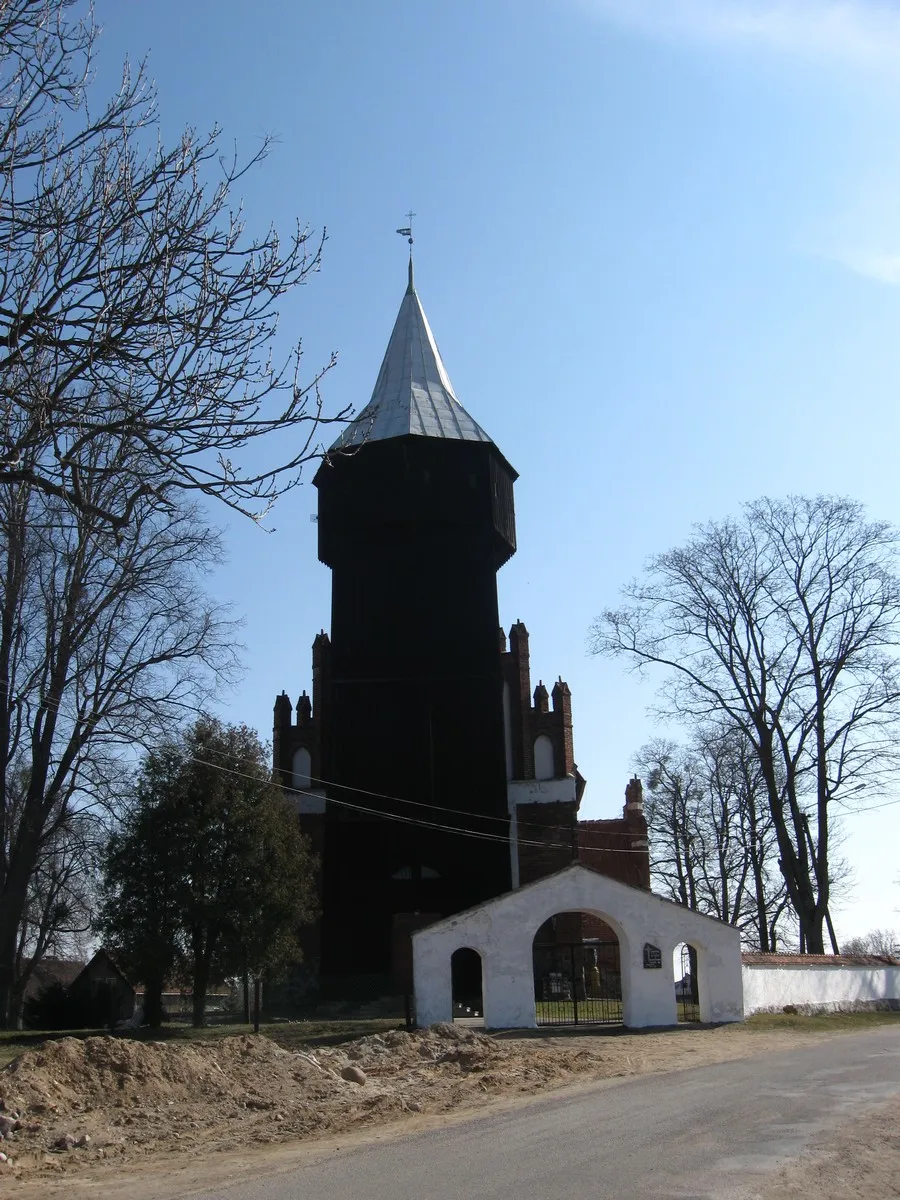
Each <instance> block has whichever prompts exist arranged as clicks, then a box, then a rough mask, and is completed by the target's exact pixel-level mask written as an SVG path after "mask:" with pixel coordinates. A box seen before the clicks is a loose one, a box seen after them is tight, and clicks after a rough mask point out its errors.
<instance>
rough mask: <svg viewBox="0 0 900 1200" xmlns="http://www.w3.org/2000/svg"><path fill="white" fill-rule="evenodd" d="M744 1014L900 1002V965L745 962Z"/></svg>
mask: <svg viewBox="0 0 900 1200" xmlns="http://www.w3.org/2000/svg"><path fill="white" fill-rule="evenodd" d="M742 973H743V976H744V1015H745V1016H748V1017H749V1016H750V1014H751V1013H754V1012H767V1011H768V1012H781V1010H782V1009H783V1008H784V1006H785V1005H786V1004H792V1005H794V1007H795V1008H801V1009H802V1008H810V1009H816V1008H818V1009H829V1008H831V1009H840V1008H842V1007H847V1008H850V1007H855V1006H864V1005H865V1006H868V1005H872V1006H874V1005H875V1004H879V1003H883V1004H887V1003H888V1002H890V1001H892V1000H893V1001H897V1002H898V1003H900V967H887V966H884V967H878V966H858V967H857V966H844V965H840V966H837V965H834V964H830V963H829V964H828V965H823V966H820V967H814V966H775V965H772V964H768V963H766V964H759V963H750V964H748V963H745V964H744V966H743V971H742Z"/></svg>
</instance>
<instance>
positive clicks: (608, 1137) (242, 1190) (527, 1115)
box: [202, 1026, 900, 1200]
mask: <svg viewBox="0 0 900 1200" xmlns="http://www.w3.org/2000/svg"><path fill="white" fill-rule="evenodd" d="M898 1095H900V1029H898V1028H896V1027H890V1026H886V1027H884V1028H881V1029H878V1030H875V1031H873V1032H871V1033H862V1034H854V1035H852V1036H848V1037H840V1038H836V1039H834V1040H833V1041H827V1042H820V1043H818V1044H816V1045H814V1046H810V1047H808V1048H804V1049H800V1050H792V1051H789V1052H787V1053H779V1054H766V1055H760V1056H759V1057H757V1058H752V1059H743V1060H739V1061H737V1062H728V1063H720V1064H717V1065H715V1066H710V1067H698V1068H695V1069H692V1070H687V1071H677V1072H672V1073H670V1074H665V1075H646V1076H641V1077H638V1078H635V1079H631V1080H628V1081H626V1082H618V1083H617V1082H610V1081H606V1082H605V1083H600V1084H598V1085H597V1086H596V1087H593V1088H591V1089H590V1090H588V1091H580V1092H579V1093H578V1094H575V1095H573V1094H569V1095H563V1096H557V1097H555V1098H552V1097H551V1098H548V1099H546V1100H541V1101H538V1102H537V1103H535V1104H530V1105H527V1106H525V1107H523V1108H521V1109H516V1110H514V1111H512V1112H507V1113H504V1114H502V1115H497V1116H489V1117H484V1118H481V1119H479V1118H477V1117H476V1118H473V1119H472V1120H470V1121H466V1122H464V1123H461V1124H455V1125H452V1126H447V1127H446V1128H444V1129H439V1130H435V1131H432V1132H429V1133H425V1134H418V1135H414V1136H408V1137H400V1138H397V1139H395V1140H392V1141H389V1142H386V1143H384V1144H381V1145H376V1146H372V1145H367V1146H361V1147H359V1148H357V1149H351V1150H338V1151H336V1152H335V1153H333V1154H332V1155H330V1156H329V1157H328V1158H326V1159H324V1160H320V1161H318V1162H315V1163H312V1164H310V1165H307V1166H304V1167H301V1168H300V1169H294V1170H292V1171H290V1172H289V1173H287V1174H279V1175H273V1176H269V1177H266V1176H263V1175H260V1176H259V1177H258V1178H257V1179H256V1180H254V1181H253V1183H246V1182H244V1183H242V1184H240V1185H238V1186H235V1187H227V1188H220V1189H218V1190H214V1191H207V1192H204V1193H202V1197H203V1200H301V1198H302V1200H581V1198H585V1200H587V1198H589V1200H607V1198H608V1200H656V1198H663V1197H666V1198H669V1197H677V1198H678V1200H701V1198H703V1200H707V1198H714V1200H745V1198H746V1200H749V1198H751V1197H753V1196H754V1195H755V1194H756V1192H757V1191H758V1190H759V1188H760V1186H761V1185H763V1184H764V1183H765V1176H766V1175H768V1174H769V1173H770V1172H772V1171H773V1170H775V1169H776V1168H777V1167H780V1166H782V1165H783V1164H785V1163H786V1162H788V1161H790V1160H792V1159H794V1158H796V1156H797V1155H798V1154H799V1153H800V1152H801V1151H802V1150H803V1149H805V1148H806V1147H808V1146H810V1145H811V1144H815V1143H819V1144H821V1142H822V1140H823V1139H826V1140H827V1137H828V1134H829V1131H831V1130H836V1129H838V1128H840V1127H841V1126H842V1124H845V1123H846V1122H847V1121H849V1120H850V1119H851V1118H852V1119H856V1118H858V1117H859V1116H860V1114H861V1113H864V1112H865V1109H866V1108H867V1107H872V1106H876V1105H879V1104H883V1103H884V1102H885V1101H887V1100H889V1099H891V1098H892V1097H895V1096H898Z"/></svg>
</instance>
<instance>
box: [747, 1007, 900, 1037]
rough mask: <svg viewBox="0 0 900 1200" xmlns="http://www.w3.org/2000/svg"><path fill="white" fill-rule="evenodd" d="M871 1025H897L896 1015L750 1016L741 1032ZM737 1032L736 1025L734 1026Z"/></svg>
mask: <svg viewBox="0 0 900 1200" xmlns="http://www.w3.org/2000/svg"><path fill="white" fill-rule="evenodd" d="M875 1025H900V1012H891V1011H888V1012H877V1011H876V1010H874V1009H871V1008H867V1009H863V1010H862V1011H860V1012H823V1013H813V1014H812V1015H810V1016H808V1017H804V1016H803V1015H802V1014H800V1013H754V1014H753V1016H752V1017H749V1018H748V1019H747V1020H746V1021H745V1022H744V1028H745V1029H761V1030H767V1031H768V1030H773V1029H775V1030H777V1029H791V1030H794V1029H796V1030H798V1031H800V1032H803V1033H807V1032H808V1033H824V1032H829V1031H830V1032H836V1033H838V1032H840V1031H841V1030H845V1031H846V1032H847V1033H850V1032H851V1031H852V1030H854V1029H868V1028H870V1027H873V1026H875ZM734 1028H735V1029H740V1028H741V1026H740V1025H735V1026H734Z"/></svg>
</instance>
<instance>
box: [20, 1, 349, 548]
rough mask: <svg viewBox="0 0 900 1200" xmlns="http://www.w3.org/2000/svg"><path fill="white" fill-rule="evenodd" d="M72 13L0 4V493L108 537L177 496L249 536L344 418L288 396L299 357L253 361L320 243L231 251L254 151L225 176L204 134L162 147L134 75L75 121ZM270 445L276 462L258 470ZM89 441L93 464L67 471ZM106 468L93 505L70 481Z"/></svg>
mask: <svg viewBox="0 0 900 1200" xmlns="http://www.w3.org/2000/svg"><path fill="white" fill-rule="evenodd" d="M79 9H81V10H82V11H84V6H83V4H81V3H80V0H0V482H5V483H11V484H17V483H27V484H30V485H31V486H32V487H36V488H40V489H41V490H43V491H44V492H45V493H46V494H47V495H48V496H54V497H56V498H61V499H64V500H65V501H66V502H67V503H69V504H71V505H73V506H75V507H77V508H79V509H82V510H83V511H85V512H88V511H89V512H90V513H91V514H92V515H94V516H99V517H102V518H103V519H104V520H106V521H108V522H109V523H110V524H111V525H112V526H113V527H115V528H121V527H122V526H123V525H124V524H127V523H128V522H129V521H130V520H131V519H132V518H133V517H134V516H135V515H136V513H138V512H139V511H140V508H141V502H142V500H143V498H145V497H147V496H153V497H155V498H156V499H157V500H159V501H165V502H169V501H170V500H171V501H172V502H173V503H175V502H176V501H177V496H178V494H179V493H183V492H188V493H194V494H197V493H200V494H203V495H206V496H212V497H215V498H217V499H219V500H221V501H224V502H225V503H226V504H227V505H229V506H230V507H231V508H233V509H236V510H238V511H240V512H242V513H246V514H248V515H251V516H253V517H257V518H258V517H259V516H260V515H261V514H263V513H264V512H266V511H267V509H268V507H269V506H270V505H271V503H272V501H273V500H274V499H275V498H276V497H277V496H278V495H279V494H280V493H281V492H283V491H284V490H286V489H288V488H290V487H292V486H294V484H296V483H297V482H298V480H299V472H300V468H301V467H302V465H303V463H304V462H306V461H308V460H309V459H310V458H312V457H313V456H314V455H315V454H316V453H317V452H318V451H319V447H318V446H317V444H316V441H315V438H316V430H317V425H318V422H319V421H320V420H329V419H330V420H340V419H343V418H344V417H345V416H346V413H341V414H338V415H337V416H333V417H331V418H328V417H325V416H324V415H323V409H322V403H321V398H320V395H319V391H318V384H319V380H320V378H321V375H322V373H323V372H322V371H320V372H319V373H318V374H317V375H315V377H314V378H312V379H311V380H309V381H308V382H306V383H305V384H301V382H300V376H299V361H300V348H299V345H298V346H296V348H295V350H294V351H293V352H292V353H291V354H289V355H288V356H287V358H286V359H285V361H283V362H280V363H279V362H273V361H272V360H271V359H270V357H269V353H270V352H269V345H270V342H271V338H272V335H273V334H274V332H275V329H276V322H277V311H276V307H275V306H276V303H277V301H278V300H279V298H280V297H282V296H283V295H284V294H285V293H286V292H288V291H289V290H291V289H293V288H294V287H296V286H298V285H299V284H303V283H305V282H306V281H307V280H308V279H309V278H310V276H311V275H312V274H313V273H314V272H316V271H317V270H318V268H319V263H320V258H321V249H322V239H323V237H324V234H323V235H321V236H320V237H318V238H311V236H310V234H309V231H308V230H307V229H305V228H302V227H300V226H298V227H297V228H296V229H295V231H294V232H293V234H292V236H291V237H290V238H289V239H287V241H286V242H284V243H282V242H281V241H280V240H279V237H278V235H277V234H276V232H275V231H274V230H273V229H269V230H268V232H266V233H265V234H263V235H262V236H259V237H251V236H247V234H246V233H245V228H244V218H243V215H242V213H241V210H240V207H239V206H238V207H237V208H235V207H233V201H232V200H231V192H232V190H233V187H234V185H235V184H236V183H237V181H238V180H239V179H240V178H241V176H242V175H243V173H244V172H245V171H246V170H248V169H249V168H250V167H252V166H254V165H256V164H257V163H259V162H260V160H261V159H263V158H264V157H265V155H266V153H267V150H268V148H269V143H268V141H266V142H264V143H263V145H262V147H261V148H260V149H259V150H258V152H257V153H256V154H255V155H253V156H252V158H251V159H250V160H249V161H247V162H244V163H240V162H239V161H238V160H237V159H235V158H233V157H229V156H223V155H222V153H221V151H220V148H219V135H218V131H216V130H214V131H213V132H212V133H210V134H208V135H205V136H203V135H198V134H196V133H195V132H194V131H193V130H191V129H188V130H186V131H185V133H184V134H183V135H182V137H181V138H180V140H179V141H178V142H177V144H175V145H173V146H171V147H166V146H164V145H163V144H162V143H161V142H160V141H158V140H156V138H155V137H154V136H153V133H152V128H153V126H154V125H155V122H156V115H155V95H154V91H153V88H152V87H151V86H150V85H149V83H148V81H147V79H146V77H145V75H144V72H143V69H139V70H138V71H137V72H135V73H132V72H131V71H130V70H129V68H128V66H127V64H126V66H125V69H124V72H123V77H122V83H121V86H120V88H119V90H118V92H117V93H116V94H115V95H114V96H113V97H112V98H111V99H110V100H108V101H107V102H106V103H105V104H101V105H100V106H99V107H98V108H96V110H92V109H91V108H89V106H88V92H89V86H88V85H89V83H90V75H91V58H92V54H93V51H94V48H95V42H96V36H97V31H96V29H95V27H94V26H93V24H92V22H91V18H90V15H88V16H87V17H86V18H85V19H84V20H79V19H78V17H77V12H78V10H79ZM215 176H217V178H214V177H215ZM210 180H212V181H211V182H210ZM333 361H334V359H333V356H332V362H333ZM329 365H331V364H330V363H329V364H326V366H325V368H324V370H327V369H328V366H329ZM273 433H277V434H279V435H280V436H279V439H278V441H279V445H280V447H281V448H282V450H283V449H284V448H285V447H287V448H288V449H287V453H286V456H285V457H284V458H282V459H279V460H278V461H274V462H263V461H262V459H261V457H260V455H259V453H256V452H253V453H251V450H252V447H253V445H255V443H257V442H258V441H259V439H261V438H266V437H267V435H269V434H273ZM94 439H100V440H101V441H102V442H103V444H104V447H106V448H107V452H105V453H104V454H102V455H99V456H97V455H90V454H86V453H85V450H86V447H88V446H89V444H90V443H91V442H92V441H93V440H94ZM112 443H115V444H116V445H117V446H118V447H119V448H120V449H121V451H122V453H120V454H113V455H110V454H109V452H108V448H109V446H110V445H111V444H112ZM241 454H243V459H244V461H243V462H237V461H235V456H236V455H241ZM113 463H115V468H116V470H117V471H119V472H120V475H119V479H118V484H119V486H118V487H117V488H116V489H115V490H114V492H109V491H100V490H98V488H97V487H96V486H95V485H94V484H92V483H91V482H90V481H89V480H88V478H87V476H88V473H89V472H94V473H97V472H103V471H108V470H110V469H111V464H113Z"/></svg>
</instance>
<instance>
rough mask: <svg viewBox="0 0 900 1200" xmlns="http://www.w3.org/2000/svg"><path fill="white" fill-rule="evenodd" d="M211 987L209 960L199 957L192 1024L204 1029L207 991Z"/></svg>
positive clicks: (195, 972)
mask: <svg viewBox="0 0 900 1200" xmlns="http://www.w3.org/2000/svg"><path fill="white" fill-rule="evenodd" d="M208 987H209V960H208V958H207V957H206V956H204V955H198V956H197V957H196V958H195V960H194V993H193V996H192V998H191V999H192V1004H191V1008H192V1024H193V1026H194V1028H195V1029H202V1028H203V1026H204V1025H205V1024H206V991H207V988H208Z"/></svg>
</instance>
